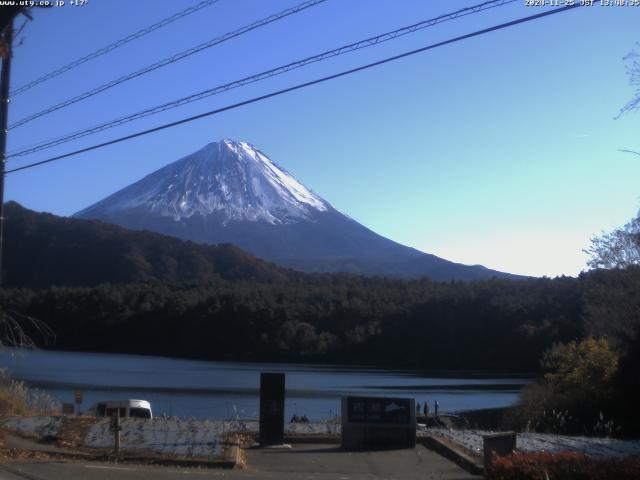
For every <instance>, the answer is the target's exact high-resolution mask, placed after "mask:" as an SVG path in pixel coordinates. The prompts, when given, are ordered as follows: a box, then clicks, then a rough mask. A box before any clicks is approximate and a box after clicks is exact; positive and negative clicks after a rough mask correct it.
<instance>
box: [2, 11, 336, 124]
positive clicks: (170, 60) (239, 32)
mask: <svg viewBox="0 0 640 480" xmlns="http://www.w3.org/2000/svg"><path fill="white" fill-rule="evenodd" d="M326 1H327V0H307V1H305V2H303V3H301V4H299V5H296V6H295V7H291V8H288V9H286V10H283V11H281V12H279V13H276V14H274V15H270V16H268V17H266V18H263V19H262V20H258V21H257V22H254V23H252V24H250V25H246V26H244V27H242V28H239V29H237V30H234V31H232V32H228V33H225V34H224V35H222V36H220V37H216V38H214V39H211V40H209V41H207V42H204V43H201V44H200V45H196V46H195V47H192V48H189V49H187V50H183V51H182V52H179V53H176V54H175V55H172V56H171V57H167V58H164V59H162V60H160V61H158V62H155V63H153V64H151V65H148V66H146V67H144V68H142V69H140V70H137V71H135V72H131V73H128V74H127V75H123V76H122V77H119V78H116V79H115V80H111V81H110V82H107V83H104V84H102V85H100V86H98V87H95V88H93V89H91V90H88V91H86V92H84V93H81V94H79V95H76V96H75V97H72V98H69V99H67V100H65V101H63V102H61V103H58V104H56V105H53V106H51V107H49V108H46V109H44V110H41V111H40V112H37V113H34V114H33V115H29V116H28V117H25V118H23V119H22V120H18V121H17V122H15V123H13V124H12V125H9V130H11V129H13V128H17V127H20V126H21V125H24V124H26V123H29V122H31V121H33V120H35V119H36V118H40V117H42V116H44V115H48V114H49V113H52V112H55V111H57V110H60V109H61V108H65V107H68V106H69V105H73V104H74V103H77V102H79V101H81V100H85V99H87V98H89V97H93V96H94V95H97V94H99V93H101V92H104V91H105V90H108V89H110V88H113V87H115V86H116V85H120V84H121V83H123V82H126V81H129V80H132V79H134V78H137V77H140V76H142V75H144V74H146V73H149V72H152V71H154V70H157V69H158V68H162V67H165V66H167V65H170V64H172V63H175V62H177V61H179V60H182V59H184V58H187V57H189V56H191V55H194V54H196V53H198V52H201V51H202V50H205V49H207V48H210V47H213V46H214V45H218V44H220V43H223V42H226V41H227V40H230V39H232V38H235V37H239V36H240V35H244V34H245V33H247V32H250V31H252V30H255V29H257V28H260V27H263V26H265V25H268V24H270V23H273V22H275V21H278V20H281V19H283V18H285V17H288V16H289V15H293V14H295V13H298V12H301V11H302V10H305V9H307V8H310V7H314V6H316V5H318V4H320V3H324V2H326Z"/></svg>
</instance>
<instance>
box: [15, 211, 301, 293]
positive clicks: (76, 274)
mask: <svg viewBox="0 0 640 480" xmlns="http://www.w3.org/2000/svg"><path fill="white" fill-rule="evenodd" d="M5 219H6V220H5V221H6V224H5V243H4V265H3V267H4V268H3V270H4V272H3V273H4V282H3V285H4V286H5V287H30V288H41V287H48V286H51V285H82V286H91V285H97V284H100V283H130V282H141V281H164V282H207V281H214V280H219V279H223V280H255V281H259V282H280V281H286V280H290V279H292V278H295V277H297V276H298V275H299V274H297V273H296V272H294V271H291V270H285V269H283V268H279V267H276V266H275V265H273V264H270V263H267V262H265V261H263V260H260V259H258V258H255V257H253V256H252V255H249V254H248V253H246V252H244V251H242V250H241V249H239V248H238V247H236V246H234V245H219V246H214V245H196V244H194V243H192V242H185V241H183V240H179V239H176V238H171V237H168V236H164V235H161V234H158V233H152V232H135V231H131V230H127V229H124V228H122V227H119V226H116V225H110V224H106V223H103V222H97V221H87V220H79V219H70V218H64V217H58V216H55V215H51V214H48V213H36V212H33V211H31V210H28V209H26V208H23V207H22V206H20V205H19V204H17V203H15V202H8V203H7V204H5Z"/></svg>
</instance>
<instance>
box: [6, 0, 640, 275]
mask: <svg viewBox="0 0 640 480" xmlns="http://www.w3.org/2000/svg"><path fill="white" fill-rule="evenodd" d="M300 1H302V0H300ZM194 3H196V2H195V0H180V1H171V2H169V1H158V0H137V1H136V2H130V1H125V0H89V2H88V3H87V4H86V5H85V6H82V7H74V6H70V5H68V2H67V5H66V6H64V7H56V8H52V9H49V10H40V11H36V12H35V14H34V19H33V21H32V22H30V23H28V24H27V25H26V27H25V29H24V31H23V37H24V41H23V43H22V45H21V46H19V47H18V48H16V50H15V55H14V62H13V69H12V85H13V86H14V87H18V86H21V85H23V84H25V83H27V82H28V81H30V80H32V79H34V78H36V77H38V76H40V75H42V74H45V73H47V72H49V71H51V70H53V69H55V68H57V67H59V66H62V65H64V64H66V63H68V62H70V61H72V60H75V59H76V58H78V57H80V56H83V55H85V54H87V53H89V52H91V51H93V50H95V49H97V48H100V47H102V46H104V45H106V44H108V43H110V42H112V41H115V40H117V39H119V38H122V37H124V36H126V35H128V34H129V33H131V32H133V31H136V30H138V29H140V28H143V27H145V26H147V25H150V24H152V23H154V22H156V21H158V20H160V19H162V18H165V17H167V16H169V15H171V14H173V13H175V12H177V11H179V10H182V9H184V8H186V7H187V6H189V5H192V4H194ZM297 3H299V2H296V1H295V0H294V1H291V0H287V1H285V0H282V1H281V0H269V1H265V0H220V1H219V2H218V3H217V4H215V5H213V6H211V7H208V8H205V9H203V10H201V11H200V12H198V13H197V14H195V15H191V16H189V17H186V18H183V19H181V20H179V21H177V22H175V23H174V24H172V25H171V26H169V27H166V28H163V29H160V30H158V31H156V32H154V33H153V34H150V35H148V36H146V37H145V38H144V39H141V40H137V41H135V42H133V43H131V44H129V45H127V46H126V47H123V48H120V49H118V50H116V51H114V52H111V53H110V54H107V55H105V56H103V57H101V58H100V59H97V60H94V61H91V62H89V63H87V64H85V65H83V66H82V67H79V68H77V69H75V70H73V71H72V72H69V73H67V74H64V75H61V76H59V77H57V78H56V79H54V80H52V81H49V82H47V83H45V84H42V85H40V86H37V87H35V88H33V89H32V90H30V91H28V92H25V93H22V94H20V95H17V96H16V97H15V98H13V99H12V102H11V104H10V123H11V122H13V121H16V120H18V119H21V118H23V117H25V116H27V115H29V114H31V113H34V112H36V111H39V110H41V109H43V108H46V107H48V106H50V105H52V104H54V103H57V102H60V101H62V100H65V99H67V98H69V97H71V96H74V95H77V94H79V93H81V92H83V91H85V90H88V89H91V88H93V87H95V86H97V85H99V84H102V83H105V82H106V81H109V80H112V79H113V78H116V77H118V76H120V75H124V74H126V73H129V72H130V71H132V70H135V69H139V68H141V67H143V66H145V65H147V64H150V63H152V62H154V61H157V60H160V59H162V58H164V57H167V56H169V55H171V54H174V53H177V52H179V51H181V50H183V49H186V48H189V47H191V46H193V45H195V44H198V43H201V42H204V41H207V40H209V39H211V38H213V37H216V36H218V35H221V34H224V33H226V32H228V31H231V30H234V29H237V28H239V27H242V26H244V25H246V24H248V23H251V22H253V21H256V20H259V19H261V18H264V17H266V16H268V15H270V14H273V13H276V12H278V11H280V10H283V9H285V8H288V7H291V6H293V5H296V4H297ZM475 3H480V2H479V1H478V2H470V1H446V2H445V1H431V2H427V1H418V0H416V1H411V0H369V1H365V0H328V1H327V2H325V3H323V4H320V5H318V6H316V7H313V8H310V9H307V10H306V11H303V12H301V13H298V14H296V15H293V16H291V17H288V18H286V19H284V20H281V21H279V22H276V23H274V24H271V25H268V26H265V27H263V28H260V29H258V30H256V31H253V32H251V33H248V34H246V35H244V36H242V37H240V38H236V39H233V40H231V41H229V42H226V43H224V44H222V45H219V46H216V47H213V48H211V49H208V50H206V51H205V52H202V53H199V54H196V55H194V56H192V57H190V58H188V59H186V60H183V61H181V62H177V63H175V64H174V65H172V66H169V67H165V68H163V69H160V70H157V71H155V72H153V73H150V74H147V75H145V76H143V77H141V78H138V79H136V80H133V81H130V82H127V83H126V84H123V85H120V86H117V87H115V88H113V89H111V90H110V91H108V92H105V93H102V94H100V95H97V96H95V97H93V98H91V99H89V100H86V101H83V102H80V103H78V104H76V105H74V106H71V107H69V108H66V109H64V110H61V111H59V112H56V113H53V114H51V115H48V116H46V117H43V118H41V119H38V120H35V121H33V122H31V123H30V124H28V125H25V126H23V127H20V128H16V129H14V130H11V131H10V133H9V150H14V149H19V148H21V147H23V146H27V145H30V144H32V143H34V142H37V141H40V140H43V139H48V138H52V137H57V136H59V135H62V134H66V133H69V132H73V131H75V130H78V129H80V128H82V127H85V126H91V125H94V124H98V123H100V122H102V121H106V120H111V119H113V118H116V117H118V116H121V115H124V114H127V113H131V112H134V111H137V110H141V109H144V108H147V107H149V106H153V105H156V104H159V103H163V102H165V101H169V100H173V99H175V98H178V97H181V96H184V95H188V94H191V93H194V92H197V91H200V90H203V89H206V88H210V87H212V86H216V85H219V84H221V83H224V82H228V81H232V80H234V79H238V78H241V77H243V76H247V75H251V74H253V73H258V72H260V71H263V70H266V69H268V68H271V67H274V66H278V65H281V64H284V63H288V62H291V61H294V60H297V59H299V58H303V57H306V56H309V55H313V54H315V53H319V52H321V51H324V50H327V49H330V48H335V47H339V46H341V45H343V44H346V43H351V42H354V41H357V40H360V39H363V38H366V37H369V36H372V35H376V34H379V33H382V32H385V31H389V30H393V29H395V28H398V27H402V26H405V25H409V24H413V23H416V22H418V21H421V20H425V19H429V18H432V17H435V16H437V15H441V14H444V13H448V12H451V11H454V10H457V9H459V8H462V7H465V6H470V5H473V4H475ZM542 8H543V7H537V8H535V7H525V6H524V0H523V1H522V2H516V3H513V4H511V5H508V6H505V7H501V8H496V9H493V10H489V11H486V12H483V13H480V14H477V15H471V16H468V17H466V18H463V19H459V20H455V21H451V22H447V23H443V24H441V25H438V26H436V27H433V28H429V29H425V30H422V31H420V32H417V33H414V34H412V35H408V36H406V37H403V38H401V39H398V40H394V41H391V42H388V43H386V44H381V45H377V46H375V47H372V48H369V49H365V50H362V51H359V52H356V53H350V54H347V55H344V56H342V57H339V58H335V59H332V60H329V61H325V62H322V63H319V64H316V65H312V66H309V67H305V68H303V69H300V70H298V71H296V72H292V73H288V74H286V75H283V76H280V77H276V78H272V79H270V80H267V81H264V82H260V83H258V84H254V85H252V86H249V87H244V88H241V89H237V90H234V91H230V92H227V93H224V94H221V95H217V96H215V97H211V98H209V99H206V100H204V101H201V102H197V103H193V104H191V105H188V106H183V107H181V108H179V109H176V110H172V111H169V112H164V113H163V114H160V115H156V116H153V117H149V118H147V119H144V120H141V121H138V122H135V123H130V124H128V125H127V126H123V127H119V128H117V129H113V130H110V131H107V132H104V133H101V134H98V135H95V136H92V137H88V138H85V139H83V140H80V141H77V142H74V143H72V144H67V145H65V146H60V147H57V148H54V149H51V150H48V151H46V152H40V153H36V154H34V155H33V156H31V157H27V158H24V159H14V160H9V162H8V168H13V167H16V166H19V165H22V164H24V163H28V162H32V161H37V160H41V159H44V158H47V157H49V156H52V155H54V154H59V153H64V152H66V151H68V150H70V149H76V148H81V147H83V146H88V145H92V144H94V143H98V142H100V141H105V140H108V139H110V138H113V137H115V136H119V135H124V134H126V133H131V132H134V131H137V130H140V129H144V128H149V127H152V126H155V125H158V124H160V123H164V122H168V121H172V120H175V119H178V118H181V117H186V116H189V115H193V114H197V113H200V112H203V111H206V110H211V109H214V108H218V107H221V106H224V105H227V104H230V103H234V102H237V101H240V100H243V99H246V98H250V97H252V96H256V95H260V94H264V93H267V92H270V91H272V90H276V89H279V88H284V87H287V86H290V85H293V84H295V83H299V82H302V81H307V80H311V79H314V78H316V77H320V76H324V75H328V74H331V73H335V72H338V71H341V70H343V69H346V68H352V67H354V66H358V65H361V64H365V63H368V62H371V61H375V60H378V59H381V58H384V57H387V56H391V55H395V54H398V53H401V52H404V51H407V50H411V49H415V48H419V47H422V46H425V45H428V44H431V43H434V42H437V41H441V40H444V39H447V38H450V37H453V36H457V35H461V34H464V33H467V32H469V31H472V30H477V29H480V28H485V27H487V26H490V25H494V24H497V23H500V22H504V21H508V20H512V19H515V18H518V17H521V16H526V15H532V14H534V13H538V12H541V11H542ZM546 8H548V7H546ZM20 23H21V21H19V22H18V25H20ZM638 25H640V7H600V6H595V7H590V8H580V9H576V10H572V11H569V12H566V13H561V14H558V15H554V16H551V17H547V18H544V19H541V20H538V21H535V22H531V23H528V24H524V25H519V26H515V27H513V28H509V29H507V30H502V31H498V32H493V33H490V34H487V35H484V36H482V37H477V38H473V39H469V40H465V41H463V42H459V43H456V44H452V45H448V46H445V47H442V48H438V49H435V50H432V51H429V52H426V53H422V54H419V55H415V56H412V57H409V58H405V59H402V60H399V61H397V62H393V63H390V64H386V65H383V66H381V67H378V68H376V69H373V70H368V71H365V72H360V73H357V74H354V75H351V76H348V77H346V78H341V79H338V80H335V81H332V82H329V83H324V84H322V85H318V86H314V87H311V88H308V89H304V90H301V91H297V92H294V93H290V94H287V95H285V96H280V97H277V98H273V99H270V100H267V101H264V102H260V103H257V104H253V105H250V106H247V107H244V108H241V109H237V110H234V111H230V112H226V113H223V114H221V115H218V116H215V117H210V118H207V119H203V120H199V121H197V122H194V123H190V124H187V125H182V126H179V127H176V128H173V129H170V130H165V131H163V132H161V133H157V134H153V135H148V136H146V137H144V138H140V139H136V140H132V141H129V142H126V143H122V144H119V145H115V146H111V147H107V148H104V149H102V150H98V151H94V152H91V153H86V154H82V155H79V156H77V157H73V158H69V159H65V160H62V161H60V162H56V163H53V164H49V165H46V166H43V167H40V168H35V169H31V170H27V171H24V172H19V173H15V174H11V175H8V176H7V179H6V198H7V199H8V200H16V201H18V202H20V203H22V204H23V205H25V206H26V207H28V208H32V209H34V210H39V211H49V212H53V213H56V214H59V215H70V214H72V213H74V212H75V211H78V210H80V209H82V208H84V207H86V206H88V205H90V204H92V203H94V202H96V201H97V200H100V199H101V198H103V197H105V196H106V195H108V194H110V193H113V192H114V191H116V190H119V189H120V188H122V187H124V186H126V185H128V184H130V183H132V182H134V181H136V180H138V179H139V178H141V177H142V176H144V175H146V174H148V173H150V172H152V171H153V170H156V169H157V168H159V167H162V166H164V165H166V164H168V163H170V162H172V161H175V160H177V159H178V158H180V157H182V156H184V155H187V154H189V153H191V152H193V151H195V150H197V149H199V148H200V147H202V146H203V145H205V144H207V143H209V142H212V141H217V140H219V139H221V138H233V139H237V140H244V141H247V142H249V143H252V144H254V145H255V146H257V147H258V148H259V149H261V150H262V151H263V152H264V153H265V154H267V155H268V156H269V157H270V158H272V159H273V160H274V161H276V162H277V163H279V164H280V165H281V166H283V167H284V168H286V169H287V170H288V171H289V172H291V173H292V174H293V175H294V176H296V177H297V178H298V179H299V180H300V181H301V182H303V183H304V184H305V185H307V186H308V187H310V188H311V189H313V190H314V191H315V192H316V193H318V194H319V195H321V196H322V197H323V198H325V199H326V200H328V201H329V202H330V203H332V204H333V205H334V206H335V207H336V208H338V209H339V210H341V211H342V212H345V213H347V214H348V215H350V216H351V217H353V218H354V219H356V220H358V221H359V222H361V223H362V224H364V225H366V226H367V227H369V228H371V229H372V230H374V231H376V232H378V233H380V234H382V235H384V236H387V237H389V238H391V239H393V240H396V241H398V242H400V243H403V244H406V245H410V246H413V247H416V248H418V249H420V250H423V251H426V252H430V253H434V254H436V255H439V256H441V257H444V258H447V259H450V260H454V261H458V262H462V263H468V264H483V265H485V266H488V267H491V268H495V269H499V270H503V271H508V272H513V273H519V274H528V275H547V276H556V275H561V274H566V275H576V274H577V273H579V272H580V271H581V270H582V269H584V268H585V260H586V256H585V255H584V254H583V253H582V249H583V248H585V247H587V246H588V245H589V238H590V237H591V236H592V235H593V234H596V233H599V232H601V231H602V230H609V229H611V228H613V227H616V226H618V225H621V224H623V223H625V222H626V221H627V220H629V219H630V218H631V217H632V216H634V215H635V214H636V212H637V210H638V207H639V206H640V205H639V202H638V200H639V189H638V184H639V182H638V178H639V176H640V156H637V155H632V154H628V153H621V152H619V149H632V150H640V138H639V137H638V135H637V129H638V125H639V119H638V117H637V115H634V114H629V115H625V116H623V117H621V118H619V119H617V120H616V119H614V117H615V116H616V114H617V112H618V110H619V108H620V107H622V106H623V105H624V104H625V103H626V102H627V101H628V100H629V99H630V98H631V97H632V95H633V90H632V88H631V87H630V86H629V84H628V78H627V76H626V74H625V70H624V62H623V60H622V58H623V57H624V56H625V55H626V54H628V53H629V52H630V51H631V50H632V48H633V47H634V45H635V44H636V42H637V41H640V29H638Z"/></svg>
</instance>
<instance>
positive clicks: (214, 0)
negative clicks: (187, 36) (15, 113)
mask: <svg viewBox="0 0 640 480" xmlns="http://www.w3.org/2000/svg"><path fill="white" fill-rule="evenodd" d="M219 1H220V0H204V1H202V2H200V3H197V4H196V5H192V6H191V7H189V8H186V9H184V10H182V11H180V12H178V13H175V14H174V15H171V16H170V17H167V18H165V19H163V20H160V21H159V22H157V23H154V24H153V25H150V26H148V27H146V28H143V29H142V30H138V31H137V32H135V33H132V34H130V35H127V36H126V37H124V38H121V39H120V40H117V41H115V42H113V43H110V44H109V45H107V46H106V47H102V48H100V49H98V50H96V51H95V52H92V53H89V54H88V55H85V56H84V57H81V58H78V59H77V60H74V61H73V62H71V63H68V64H67V65H64V66H63V67H60V68H58V69H56V70H53V71H52V72H49V73H47V74H46V75H43V76H41V77H39V78H36V79H35V80H33V81H31V82H29V83H27V84H25V85H23V86H21V87H18V88H16V89H15V90H13V91H12V92H11V96H13V97H15V96H16V95H18V94H20V93H22V92H26V91H27V90H30V89H32V88H33V87H35V86H36V85H39V84H41V83H42V82H46V81H47V80H51V79H52V78H55V77H57V76H58V75H62V74H63V73H65V72H68V71H69V70H73V69H74V68H76V67H79V66H80V65H82V64H84V63H87V62H88V61H90V60H93V59H94V58H98V57H100V56H102V55H105V54H106V53H109V52H111V51H113V50H115V49H116V48H119V47H122V46H123V45H126V44H127V43H129V42H132V41H134V40H136V39H138V38H140V37H144V36H145V35H148V34H149V33H151V32H154V31H156V30H158V29H159V28H162V27H165V26H167V25H169V24H170V23H173V22H175V21H176V20H179V19H181V18H183V17H186V16H187V15H191V14H192V13H195V12H197V11H199V10H202V9H203V8H205V7H209V6H211V5H213V4H214V3H218V2H219Z"/></svg>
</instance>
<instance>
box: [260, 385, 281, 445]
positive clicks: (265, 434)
mask: <svg viewBox="0 0 640 480" xmlns="http://www.w3.org/2000/svg"><path fill="white" fill-rule="evenodd" d="M283 440H284V373H261V374H260V444H261V445H278V444H281V443H282V442H283Z"/></svg>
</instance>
